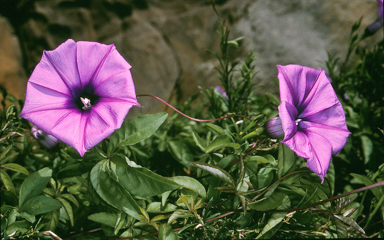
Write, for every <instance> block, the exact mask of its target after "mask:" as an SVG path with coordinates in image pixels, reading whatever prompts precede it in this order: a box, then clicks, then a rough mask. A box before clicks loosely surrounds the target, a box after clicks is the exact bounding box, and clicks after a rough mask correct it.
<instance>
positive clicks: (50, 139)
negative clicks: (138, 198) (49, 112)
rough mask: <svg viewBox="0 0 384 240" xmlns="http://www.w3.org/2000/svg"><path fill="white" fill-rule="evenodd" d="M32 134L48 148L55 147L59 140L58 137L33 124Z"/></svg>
mask: <svg viewBox="0 0 384 240" xmlns="http://www.w3.org/2000/svg"><path fill="white" fill-rule="evenodd" d="M31 134H32V136H33V137H34V138H35V139H37V140H38V141H39V142H40V143H41V144H42V145H43V146H44V147H46V148H53V147H54V146H56V144H57V143H58V142H59V140H58V139H57V138H55V137H54V136H52V135H49V134H46V133H45V132H43V131H42V130H41V129H39V128H37V127H36V126H33V127H32V128H31Z"/></svg>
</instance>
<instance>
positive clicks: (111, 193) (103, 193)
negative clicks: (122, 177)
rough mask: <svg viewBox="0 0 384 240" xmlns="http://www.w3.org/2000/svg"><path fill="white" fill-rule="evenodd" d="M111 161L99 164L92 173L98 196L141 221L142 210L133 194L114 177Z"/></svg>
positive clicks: (91, 176)
mask: <svg viewBox="0 0 384 240" xmlns="http://www.w3.org/2000/svg"><path fill="white" fill-rule="evenodd" d="M113 175H114V173H113V172H112V170H111V169H110V166H109V160H102V161H100V162H98V163H97V164H96V165H95V166H94V167H93V168H92V171H91V174H90V179H91V183H92V186H93V187H94V189H95V190H96V192H97V194H98V195H99V196H100V197H101V198H102V199H103V200H104V201H105V202H106V203H108V204H109V205H111V206H113V207H115V208H117V209H119V210H121V211H123V212H125V213H126V214H128V215H130V216H132V217H134V218H136V219H140V218H139V217H138V215H140V214H141V211H140V208H139V206H138V205H137V203H136V201H135V200H134V199H133V198H132V196H131V194H130V193H129V192H128V191H127V190H125V189H124V188H123V187H122V186H121V185H120V184H119V182H117V181H116V179H115V178H114V177H113Z"/></svg>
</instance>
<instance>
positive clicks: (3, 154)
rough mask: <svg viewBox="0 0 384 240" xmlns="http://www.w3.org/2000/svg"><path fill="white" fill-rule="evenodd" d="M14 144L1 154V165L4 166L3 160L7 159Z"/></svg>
mask: <svg viewBox="0 0 384 240" xmlns="http://www.w3.org/2000/svg"><path fill="white" fill-rule="evenodd" d="M12 147H13V144H10V145H9V146H8V147H7V148H6V149H5V150H4V151H3V152H2V153H1V154H0V164H3V163H4V162H5V161H4V162H3V159H4V158H5V155H7V153H8V152H9V151H10V150H11V149H12Z"/></svg>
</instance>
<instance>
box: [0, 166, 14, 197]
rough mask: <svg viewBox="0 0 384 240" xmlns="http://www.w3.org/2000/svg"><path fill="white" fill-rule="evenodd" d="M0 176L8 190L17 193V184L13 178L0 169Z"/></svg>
mask: <svg viewBox="0 0 384 240" xmlns="http://www.w3.org/2000/svg"><path fill="white" fill-rule="evenodd" d="M0 178H1V181H3V184H4V186H5V188H6V189H7V191H11V192H12V193H14V194H15V195H16V190H15V186H14V185H13V182H12V179H11V177H9V175H8V173H6V172H5V171H3V170H2V169H0Z"/></svg>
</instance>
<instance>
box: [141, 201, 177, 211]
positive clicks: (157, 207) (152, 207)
mask: <svg viewBox="0 0 384 240" xmlns="http://www.w3.org/2000/svg"><path fill="white" fill-rule="evenodd" d="M176 209H177V206H176V205H174V204H172V203H166V204H165V206H164V207H163V206H162V204H161V202H151V203H150V204H149V205H148V206H147V212H149V213H167V212H173V211H175V210H176Z"/></svg>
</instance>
